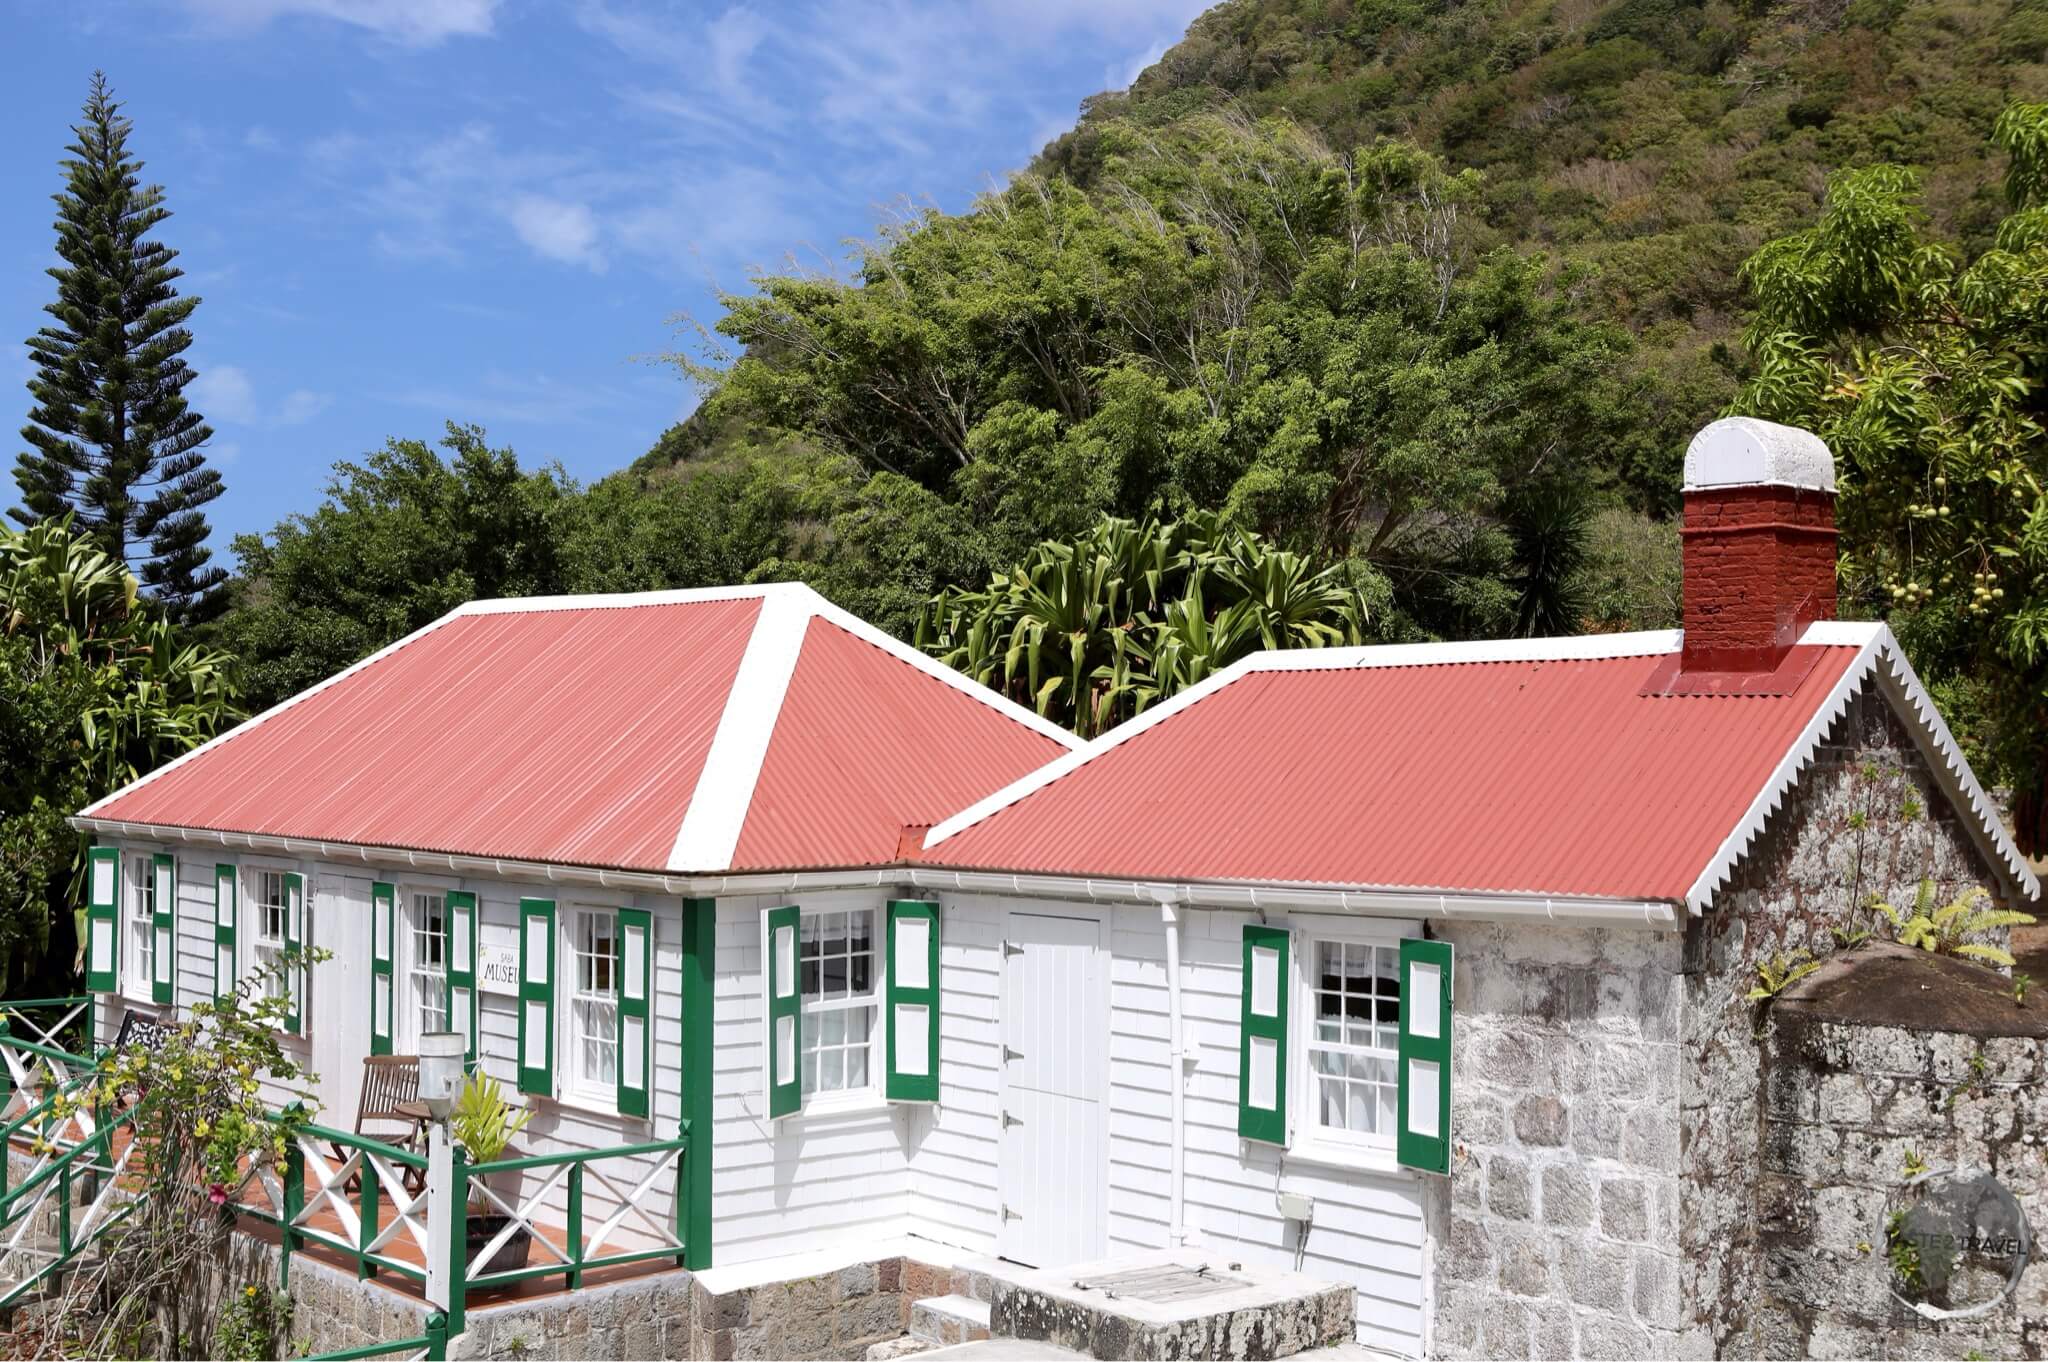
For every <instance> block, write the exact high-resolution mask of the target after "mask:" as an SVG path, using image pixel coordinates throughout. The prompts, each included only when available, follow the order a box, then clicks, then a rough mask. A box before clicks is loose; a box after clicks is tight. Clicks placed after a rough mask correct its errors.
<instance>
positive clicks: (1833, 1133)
mask: <svg viewBox="0 0 2048 1362" xmlns="http://www.w3.org/2000/svg"><path fill="white" fill-rule="evenodd" d="M1935 963H1936V962H1935V961H1933V960H1931V959H1927V960H1926V961H1925V964H1924V965H1922V966H1921V968H1922V970H1923V972H1926V973H1929V974H1936V973H1937V972H1936V971H1934V970H1933V969H1932V966H1933V965H1934V964H1935ZM1940 963H1943V964H1949V963H1950V962H1940ZM1955 968H1960V969H1975V968H1977V967H1974V966H1967V965H1964V966H1955ZM1994 977H1997V976H1994ZM1816 978H1817V979H1818V976H1817V977H1816ZM1928 987H1930V988H1931V989H1949V988H1952V987H1954V986H1953V985H1952V984H1949V983H1947V982H1945V981H1942V980H1941V979H1940V978H1939V977H1938V975H1937V978H1936V979H1935V981H1934V982H1932V983H1930V984H1929V985H1928ZM1890 991H1892V992H1893V993H1896V992H1898V991H1899V990H1898V989H1897V988H1896V987H1892V988H1891V989H1890ZM1994 997H1995V995H1994ZM1996 1001H1999V1002H2002V1003H2003V1006H2004V1009H2005V1012H2006V1014H2007V1017H2008V1019H2009V1021H2010V1022H2011V1023H2012V1024H2013V1025H2015V1026H2019V1025H2025V1026H2026V1027H2027V1028H2028V1029H2031V1030H2033V1031H2034V1032H2035V1033H2036V1034H2033V1035H1989V1036H1978V1035H1970V1034H1966V1033H1960V1032H1952V1031H1929V1030H1925V1029H1919V1030H1910V1031H1909V1030H1906V1029H1903V1028H1900V1027H1893V1026H1873V1025H1868V1024H1864V1023H1861V1022H1855V1021H1843V1020H1838V1019H1835V1018H1832V1017H1830V1016H1828V1015H1827V1011H1826V1009H1825V1007H1814V1008H1810V1007H1808V1006H1807V1005H1806V1004H1804V1003H1803V1002H1802V1001H1801V1000H1800V999H1799V998H1798V997H1796V996H1795V997H1791V998H1788V999H1786V1000H1783V1001H1781V1002H1780V1003H1778V1004H1776V1005H1774V1007H1773V1009H1772V1018H1771V1025H1770V1032H1769V1044H1768V1048H1767V1067H1766V1070H1765V1074H1766V1076H1765V1091H1766V1099H1765V1116H1764V1130H1763V1159H1762V1170H1761V1174H1760V1177H1759V1180H1758V1181H1759V1204H1760V1212H1759V1217H1758V1220H1759V1224H1758V1229H1759V1239H1760V1244H1761V1248H1762V1259H1763V1274H1762V1276H1763V1291H1762V1293H1761V1295H1760V1297H1759V1298H1758V1300H1757V1301H1756V1302H1755V1303H1754V1304H1753V1305H1752V1306H1751V1307H1750V1308H1749V1309H1748V1310H1746V1311H1744V1312H1742V1313H1746V1314H1748V1315H1750V1316H1752V1319H1750V1320H1749V1321H1746V1322H1745V1323H1744V1324H1743V1325H1742V1326H1740V1332H1741V1333H1742V1336H1744V1337H1748V1338H1753V1339H1755V1340H1756V1341H1757V1343H1758V1345H1759V1351H1760V1354H1761V1355H1766V1356H1781V1357H1961V1356H1964V1355H1965V1354H1967V1353H1973V1352H1974V1353H1979V1354H1981V1355H1983V1356H1988V1357H2002V1356H2013V1355H2019V1356H2025V1357H2040V1356H2042V1355H2044V1353H2048V1264H2043V1263H2041V1262H2039V1261H2036V1262H2034V1263H2033V1264H2031V1265H2030V1266H2029V1267H2027V1268H2026V1269H2025V1271H2024V1272H2023V1273H2022V1274H2021V1277H2020V1284H2019V1288H2018V1290H2017V1292H2016V1293H2015V1294H2014V1295H2013V1296H2011V1297H2009V1298H2008V1299H2007V1300H2006V1301H2005V1302H2004V1303H2003V1304H2002V1305H2001V1306H2000V1307H1999V1308H1998V1309H1996V1310H1995V1311H1993V1312H1991V1313H1990V1314H1987V1315H1985V1316H1983V1317H1981V1318H1978V1319H1972V1320H1956V1321H1949V1322H1947V1323H1943V1324H1933V1323H1929V1322H1927V1321H1925V1320H1922V1319H1921V1318H1920V1317H1919V1316H1917V1315H1915V1314H1914V1313H1913V1312H1912V1311H1911V1310H1909V1309H1908V1308H1906V1307H1905V1306H1903V1305H1901V1304H1900V1303H1899V1302H1898V1301H1897V1300H1896V1299H1895V1298H1894V1297H1893V1296H1892V1294H1891V1291H1890V1289H1889V1288H1890V1278H1891V1265H1890V1263H1889V1261H1888V1260H1887V1258H1886V1255H1885V1220H1886V1217H1887V1214H1888V1213H1889V1212H1890V1211H1891V1210H1893V1209H1895V1208H1896V1207H1897V1206H1898V1205H1899V1197H1900V1194H1901V1192H1902V1190H1903V1184H1904V1182H1905V1177H1906V1172H1905V1169H1906V1162H1907V1160H1908V1158H1909V1157H1912V1158H1915V1159H1917V1160H1920V1161H1923V1162H1924V1163H1926V1164H1927V1165H1928V1166H1929V1167H1930V1168H1934V1169H1948V1168H1971V1169H1981V1170H1985V1171H1988V1172H1990V1173H1991V1175H1992V1176H1993V1177H1995V1178H1996V1179H1998V1181H1999V1182H2000V1183H2001V1184H2003V1185H2004V1187H2005V1188H2006V1190H2007V1191H2009V1192H2011V1193H2013V1195H2014V1196H2015V1197H2016V1198H2018V1200H2019V1202H2020V1205H2021V1209H2022V1210H2023V1211H2024V1212H2025V1214H2026V1217H2027V1221H2028V1223H2029V1224H2030V1225H2031V1226H2032V1227H2033V1228H2034V1232H2035V1233H2036V1234H2037V1235H2038V1234H2039V1233H2040V1232H2041V1230H2042V1229H2043V1228H2044V1227H2048V1149H2044V1142H2048V1041H2044V1039H2043V1037H2042V1033H2044V1032H2048V1026H2044V1025H2042V1024H2041V1023H2040V1022H2039V1021H2037V1020H2036V1019H2035V1018H2034V1017H2031V1016H2027V1015H2025V1014H2022V1013H2021V1012H2020V1011H2019V1009H2016V1008H2013V1007H2012V1006H2011V1004H2010V1002H2009V1000H2006V999H1996ZM2030 1010H2031V1009H2030ZM2008 1029H2010V1028H2008Z"/></svg>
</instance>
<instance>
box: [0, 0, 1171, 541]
mask: <svg viewBox="0 0 2048 1362" xmlns="http://www.w3.org/2000/svg"><path fill="white" fill-rule="evenodd" d="M1203 8H1205V5H1204V3H1203V2H1202V0H894V2H893V3H867V2H866V0H815V2H813V0H787V2H786V3H774V4H769V3H760V4H751V5H731V4H725V3H702V4H689V3H674V4H660V3H651V2H650V0H560V3H540V0H119V3H105V4H93V3H83V2H81V3H78V4H75V5H73V4H64V5H48V4H36V3H32V0H0V21H4V24H5V31H6V33H7V41H6V42H5V43H4V44H0V88H4V89H5V90H6V91H7V107H8V117H7V122H6V125H5V131H4V133H0V185H5V186H7V192H6V193H5V194H4V195H0V261H4V262H5V269H4V270H0V343H4V345H5V349H4V350H0V394H4V397H0V419H4V421H5V425H4V427H0V429H4V431H5V434H6V438H7V444H6V445H5V450H6V453H7V455H8V459H7V465H8V469H9V470H10V473H11V470H12V467H13V455H14V453H15V452H16V451H17V450H19V449H20V448H21V441H20V440H19V438H18V437H17V436H16V435H15V432H16V431H17V430H18V429H19V427H20V426H21V424H22V421H23V420H24V419H25V417H26V414H27V409H28V398H27V394H26V392H25V390H24V389H23V386H22V385H23V383H24V382H25V381H26V379H27V377H28V373H29V366H28V360H27V358H26V352H25V351H24V349H23V348H22V346H21V342H22V341H23V340H25V339H26V338H27V337H28V336H29V335H30V334H32V333H33V332H34V330H35V329H36V328H37V327H38V326H40V325H41V324H42V321H43V315H42V311H41V309H42V307H43V305H44V304H45V303H46V302H47V301H48V300H49V298H50V296H51V291H52V287H53V286H52V285H51V282H50V281H49V280H48V279H47V278H46V277H45V276H44V274H43V273H42V271H43V268H44V267H45V266H47V265H48V264H50V263H52V262H53V261H54V259H55V256H54V253H53V251H52V249H51V242H52V233H51V230H50V219H51V205H50V202H49V199H48V197H47V195H48V194H49V193H50V192H53V191H54V190H55V189H56V188H57V187H58V171H57V164H56V162H57V158H58V157H59V155H60V154H61V153H62V148H63V146H64V144H65V143H66V142H67V141H68V140H69V133H68V129H69V126H70V124H71V123H72V122H74V121H75V120H76V117H77V111H78V106H79V104H80V102H81V101H82V100H83V98H84V96H85V91H86V85H87V81H88V79H89V77H90V75H91V73H92V71H93V69H94V68H95V67H99V68H103V69H104V70H105V71H106V72H107V74H108V77H109V78H110V80H111V81H112V82H113V84H114V87H115V90H116V93H117V95H118V96H119V97H120V98H121V99H122V100H123V101H124V102H125V104H126V106H127V112H128V114H129V116H130V117H132V118H133V119H134V120H135V124H136V132H135V137H134V140H133V145H134V147H135V149H136V150H137V151H138V152H139V154H140V155H141V156H142V157H143V159H144V160H145V161H146V162H147V169H146V172H145V173H146V175H147V176H148V178H150V179H152V180H155V181H157V182H159V183H161V184H163V185H164V187H165V188H166V190H167V191H168V204H169V206H170V208H171V209H172V211H173V213H174V214H175V216H174V217H173V218H172V219H171V220H170V221H169V222H167V223H166V224H164V226H163V228H161V229H160V231H159V235H160V237H161V239H162V240H164V241H165V242H166V243H168V244H169V245H171V246H174V247H176V248H177V249H178V251H179V252H180V256H181V258H180V261H179V263H180V264H181V265H182V266H183V267H184V268H185V270H186V272H187V279H186V285H187V288H188V291H190V292H196V293H199V294H200V295H202V296H203V297H204V299H205V301H204V303H202V304H201V306H200V308H199V310H198V311H197V313H196V314H195V315H194V318H193V330H194V333H195V335H196V337H197V339H196V341H195V343H194V345H193V347H192V350H191V351H190V356H191V359H192V361H193V364H194V366H195V367H196V368H197V369H199V371H200V375H201V376H200V379H199V380H198V382H197V383H195V385H194V390H196V398H197V403H198V405H199V407H200V409H201V410H202V411H203V412H204V414H205V415H206V417H207V418H208V420H209V421H210V422H211V423H212V425H213V426H214V428H215V431H216V434H215V437H214V441H213V445H212V458H213V459H214V461H215V463H216V465H217V466H218V467H219V468H220V469H221V471H222V474H223V476H224V478H225V479H226V482H227V487H228V491H227V493H226V495H225V496H223V497H222V498H221V499H220V500H219V501H217V502H215V503H214V504H213V506H212V507H210V508H209V515H210V516H211V518H212V521H213V526H214V532H215V544H216V547H217V548H218V549H219V550H220V551H221V552H222V553H223V554H225V549H226V544H227V540H228V538H229V537H230V536H231V535H233V534H235V533H238V532H242V531H247V530H260V529H267V528H269V527H270V526H271V525H272V524H274V523H275V522H276V521H277V520H278V519H279V518H280V517H282V516H284V515H286V514H288V513H290V512H292V511H299V510H307V509H310V508H311V507H312V506H314V505H315V504H317V502H318V500H319V497H320V494H321V491H322V489H323V488H324V486H325V484H326V481H327V478H328V475H329V469H330V468H331V466H332V465H333V464H334V463H335V462H336V461H337V460H340V459H346V458H354V457H356V456H358V455H360V454H361V453H363V452H365V451H368V450H371V449H374V448H376V447H377V446H379V445H381V444H382V443H383V441H384V439H385V438H386V437H387V436H392V435H411V436H422V437H434V436H437V435H438V434H439V432H440V430H441V425H442V422H443V421H445V420H451V419H452V420H460V421H473V422H476V423H479V424H481V425H483V426H485V427H486V428H487V429H488V431H489V433H490V436H491V439H492V441H493V443H497V444H510V445H512V446H513V447H515V448H516V449H517V450H518V451H519V453H520V456H521V459H522V460H523V461H524V462H526V463H528V464H536V463H539V462H542V461H545V460H553V459H558V460H560V461H561V463H562V464H563V465H564V466H566V467H567V468H568V470H569V471H570V472H571V473H572V474H573V475H574V476H576V477H578V478H580V479H584V480H589V479H591V478H595V477H599V476H602V475H603V474H605V473H607V472H610V471H612V470H613V469H616V468H619V467H622V466H623V465H625V464H627V463H629V462H631V461H632V460H633V459H634V458H636V457H637V456H638V455H640V454H641V453H642V452H644V451H645V450H646V448H647V447H648V445H649V444H651V443H652V442H653V440H654V439H655V437H656V436H657V435H659V434H660V432H661V431H662V430H663V429H665V428H666V427H667V426H668V425H670V424H671V423H672V422H674V421H675V420H677V419H678V418H679V417H681V416H682V415H683V414H685V413H686V412H687V411H688V410H689V408H690V406H691V405H692V404H693V402H694V400H695V399H694V395H693V394H692V393H691V391H690V390H689V389H688V388H687V387H686V386H685V385H684V384H683V382H682V381H681V380H680V378H678V377H677V376H676V375H675V374H674V372H673V371H672V370H670V369H668V368H666V367H663V366H660V365H656V364H650V363H646V362H644V361H642V360H641V359H640V358H639V357H642V356H646V355H649V354H652V353H657V352H660V351H662V350H664V349H668V348H672V346H673V344H674V343H675V333H674V332H673V331H672V329H671V326H670V319H671V318H672V317H673V316H674V315H675V314H678V313H687V314H692V315H695V316H698V317H701V318H704V319H706V320H715V318H716V315H717V312H716V306H715V302H714V298H715V290H716V289H717V288H720V287H723V288H728V289H738V288H743V287H744V286H745V284H746V280H747V278H748V275H749V272H750V271H751V270H753V269H756V268H762V267H766V268H770V269H775V268H780V267H782V266H784V265H785V264H786V263H787V262H788V261H789V260H790V259H791V258H792V257H794V258H795V259H796V260H798V261H799V262H801V263H803V264H804V265H806V266H808V267H812V268H841V267H843V264H844V260H845V257H846V254H847V248H846V246H845V244H844V243H845V241H846V239H847V238H849V237H855V236H866V235H870V234H872V232H873V230H874V227H875V224H876V223H877V222H878V221H880V220H882V219H884V218H885V217H886V216H888V214H889V213H890V212H891V211H893V209H892V205H896V204H898V203H899V202H900V201H902V200H904V199H907V200H908V201H910V202H912V203H936V204H937V205H938V206H940V207H942V208H945V209H948V210H958V209H961V208H964V207H965V206H967V204H968V203H969V202H971V200H972V198H973V196H974V194H975V193H976V192H978V191H979V190H981V189H982V188H985V187H986V186H987V185H988V184H989V183H991V181H992V180H996V179H1000V177H1001V176H1002V175H1003V174H1004V173H1005V172H1006V171H1009V170H1012V169H1014V168H1016V167H1018V166H1020V165H1022V164H1023V163H1024V162H1025V161H1026V160H1028V158H1029V157H1030V155H1031V153H1032V152H1033V151H1035V150H1036V149H1037V148H1038V147H1039V146H1040V145H1042V144H1043V143H1044V142H1045V141H1046V140H1048V139H1049V138H1050V137H1052V136H1054V135H1056V134H1057V133H1058V132H1060V131H1062V130H1063V129H1065V128H1067V127H1070V126H1071V125H1072V123H1073V121H1074V117H1075V113H1076V106H1077V105H1078V103H1079V101H1080V100H1081V99H1082V98H1083V97H1084V96H1086V95H1089V94H1092V93H1094V92H1096V91H1098V90H1103V89H1108V88H1117V87H1121V86H1123V85H1125V84H1127V83H1128V82H1129V81H1130V79H1131V78H1132V77H1133V76H1134V75H1135V74H1136V73H1137V72H1138V71H1139V70H1141V69H1142V68H1143V67H1144V66H1145V65H1147V64H1149V62H1150V61H1151V60H1153V59H1155V58H1156V57H1157V56H1158V55H1159V53H1160V52H1161V51H1163V50H1164V48H1165V47H1166V46H1167V45H1169V44H1170V43H1172V42H1173V41H1174V40H1176V39H1177V38H1178V37H1179V36H1180V34H1181V32H1182V31H1183V30H1184V29H1185V27H1186V25H1187V23H1188V21H1189V20H1191V19H1192V18H1193V17H1194V16H1195V15H1196V14H1197V13H1199V12H1200V11H1201V10H1202V9H1203ZM0 492H4V497H5V499H7V500H9V501H10V502H11V500H12V497H13V492H14V484H13V479H12V477H11V476H9V477H7V478H6V479H5V480H4V489H0Z"/></svg>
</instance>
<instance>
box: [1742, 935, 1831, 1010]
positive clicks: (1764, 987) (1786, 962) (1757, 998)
mask: <svg viewBox="0 0 2048 1362" xmlns="http://www.w3.org/2000/svg"><path fill="white" fill-rule="evenodd" d="M1819 968H1820V961H1818V960H1815V959H1813V958H1812V956H1811V955H1809V954H1808V953H1807V951H1806V950H1805V949H1804V948H1803V947H1802V948H1801V949H1799V950H1795V951H1793V952H1792V953H1791V954H1790V955H1780V954H1778V953H1776V952H1775V951H1774V952H1772V954H1771V958H1770V959H1768V960H1759V961H1757V962H1756V977H1757V984H1756V987H1755V988H1752V989H1751V990H1750V991H1749V993H1748V994H1747V995H1746V996H1747V998H1748V1000H1749V1001H1750V1002H1753V1003H1757V1002H1768V1001H1769V1000H1770V999H1772V998H1775V997H1777V996H1778V995H1779V994H1780V993H1783V992H1784V991H1785V990H1786V989H1788V988H1790V987H1792V985H1794V984H1796V983H1798V982H1799V981H1800V980H1801V979H1804V978H1805V977H1806V976H1807V975H1809V974H1811V973H1813V972H1814V971H1815V970H1817V969H1819Z"/></svg>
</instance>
